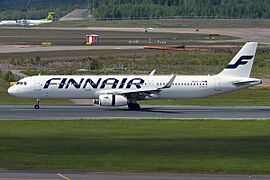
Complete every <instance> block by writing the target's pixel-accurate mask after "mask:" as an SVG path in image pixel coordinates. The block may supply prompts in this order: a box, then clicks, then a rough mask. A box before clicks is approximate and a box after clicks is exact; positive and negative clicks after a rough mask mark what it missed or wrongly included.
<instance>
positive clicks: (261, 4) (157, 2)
mask: <svg viewBox="0 0 270 180" xmlns="http://www.w3.org/2000/svg"><path fill="white" fill-rule="evenodd" d="M91 3H92V7H93V8H96V14H95V16H96V17H98V18H119V19H121V18H136V17H137V18H143V17H172V16H182V17H197V16H199V17H213V18H215V17H216V18H220V17H221V18H222V17H223V18H269V17H270V0H257V1H254V0H131V1H128V0H92V1H91Z"/></svg>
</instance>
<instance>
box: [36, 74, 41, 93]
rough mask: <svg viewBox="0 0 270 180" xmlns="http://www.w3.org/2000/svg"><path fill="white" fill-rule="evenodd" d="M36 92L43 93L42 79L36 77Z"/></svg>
mask: <svg viewBox="0 0 270 180" xmlns="http://www.w3.org/2000/svg"><path fill="white" fill-rule="evenodd" d="M35 91H41V83H40V77H39V76H37V77H35Z"/></svg>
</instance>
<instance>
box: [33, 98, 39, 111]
mask: <svg viewBox="0 0 270 180" xmlns="http://www.w3.org/2000/svg"><path fill="white" fill-rule="evenodd" d="M39 101H40V99H37V104H35V106H34V108H35V109H39Z"/></svg>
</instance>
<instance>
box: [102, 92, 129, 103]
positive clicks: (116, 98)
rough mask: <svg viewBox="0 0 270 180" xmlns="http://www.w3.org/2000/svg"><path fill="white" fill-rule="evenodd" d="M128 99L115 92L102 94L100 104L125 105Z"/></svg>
mask: <svg viewBox="0 0 270 180" xmlns="http://www.w3.org/2000/svg"><path fill="white" fill-rule="evenodd" d="M127 104H128V100H127V98H126V97H125V96H122V95H115V94H101V95H99V105H100V106H125V105H127Z"/></svg>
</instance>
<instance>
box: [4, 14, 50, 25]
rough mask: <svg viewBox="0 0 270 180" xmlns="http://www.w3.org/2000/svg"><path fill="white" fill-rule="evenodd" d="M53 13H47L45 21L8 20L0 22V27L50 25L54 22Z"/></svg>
mask: <svg viewBox="0 0 270 180" xmlns="http://www.w3.org/2000/svg"><path fill="white" fill-rule="evenodd" d="M54 16H55V12H48V17H47V18H46V19H40V20H26V19H22V20H9V21H0V26H38V25H40V24H46V23H51V22H53V20H54Z"/></svg>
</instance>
